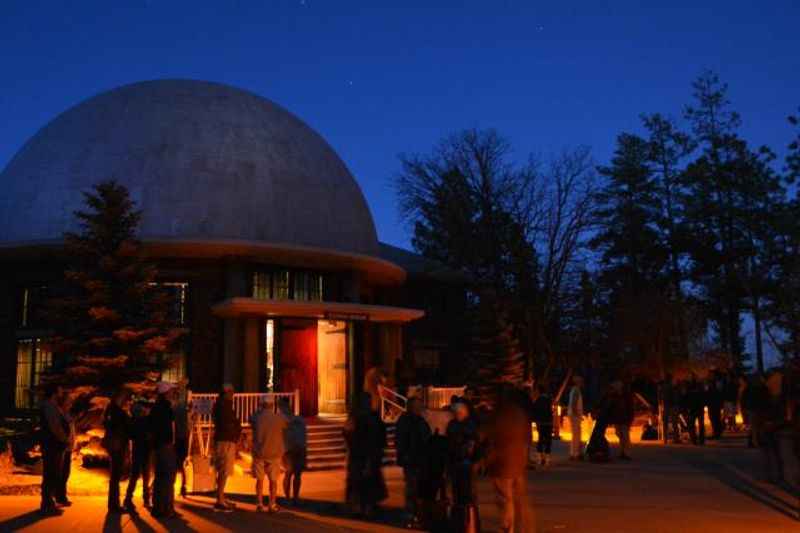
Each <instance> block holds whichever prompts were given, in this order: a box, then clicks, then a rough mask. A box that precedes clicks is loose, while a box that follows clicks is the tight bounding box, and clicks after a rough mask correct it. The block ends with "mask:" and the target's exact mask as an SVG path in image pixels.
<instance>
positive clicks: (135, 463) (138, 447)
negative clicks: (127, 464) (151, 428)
mask: <svg viewBox="0 0 800 533" xmlns="http://www.w3.org/2000/svg"><path fill="white" fill-rule="evenodd" d="M132 455H133V459H132V461H131V476H130V478H128V489H127V490H126V491H125V501H126V502H128V501H131V500H133V493H134V492H135V491H136V484H137V483H138V481H139V478H141V479H142V500H143V501H144V503H145V505H149V503H150V448H149V446H147V445H143V444H137V443H134V445H133V454H132Z"/></svg>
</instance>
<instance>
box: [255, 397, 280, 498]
mask: <svg viewBox="0 0 800 533" xmlns="http://www.w3.org/2000/svg"><path fill="white" fill-rule="evenodd" d="M250 426H251V427H252V428H253V477H254V478H256V511H259V512H261V511H263V510H264V503H263V502H264V476H265V475H266V477H267V480H268V481H269V505H268V506H267V509H268V510H269V512H275V511H277V510H278V504H277V503H276V499H277V496H278V478H279V477H280V475H281V462H282V460H283V455H284V454H285V453H286V428H287V427H288V426H289V421H288V420H287V419H286V417H284V416H283V415H281V414H278V413H276V412H275V402H274V400H273V399H272V397H270V396H265V397H264V398H263V400H262V401H261V406H260V407H259V409H258V411H256V412H255V413H253V416H252V417H251V418H250Z"/></svg>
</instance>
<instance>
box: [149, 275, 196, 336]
mask: <svg viewBox="0 0 800 533" xmlns="http://www.w3.org/2000/svg"><path fill="white" fill-rule="evenodd" d="M150 285H151V286H153V287H158V288H159V289H161V291H163V293H164V294H165V295H166V305H167V320H168V321H169V322H170V323H172V324H174V325H176V326H184V325H186V294H187V292H188V289H189V284H188V283H186V282H185V281H163V282H158V283H151V284H150Z"/></svg>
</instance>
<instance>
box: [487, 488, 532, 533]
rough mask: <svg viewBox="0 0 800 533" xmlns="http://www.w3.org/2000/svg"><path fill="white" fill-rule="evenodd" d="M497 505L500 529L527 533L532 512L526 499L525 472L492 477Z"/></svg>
mask: <svg viewBox="0 0 800 533" xmlns="http://www.w3.org/2000/svg"><path fill="white" fill-rule="evenodd" d="M493 481H494V488H495V491H496V493H497V506H498V508H499V510H500V520H501V531H504V532H506V531H507V532H514V533H528V532H529V531H531V527H532V525H533V523H534V522H533V517H532V516H531V515H532V514H533V513H532V512H531V510H530V508H529V505H528V501H527V492H528V491H527V482H526V478H525V474H522V475H520V476H517V477H514V478H494V480H493Z"/></svg>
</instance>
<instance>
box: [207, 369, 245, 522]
mask: <svg viewBox="0 0 800 533" xmlns="http://www.w3.org/2000/svg"><path fill="white" fill-rule="evenodd" d="M213 418H214V439H215V445H214V464H215V466H216V469H217V502H216V503H215V504H214V509H217V510H218V511H232V510H233V509H235V508H236V505H235V504H234V503H233V502H229V501H228V500H227V498H226V497H225V485H226V483H227V481H228V477H230V476H232V475H233V467H234V464H235V461H236V446H237V445H238V444H239V436H240V435H241V433H242V425H241V423H240V422H239V418H238V417H237V416H236V411H234V409H233V385H231V384H230V383H226V384H225V385H223V386H222V394H220V396H219V398H218V399H217V402H216V403H215V404H214V413H213Z"/></svg>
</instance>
